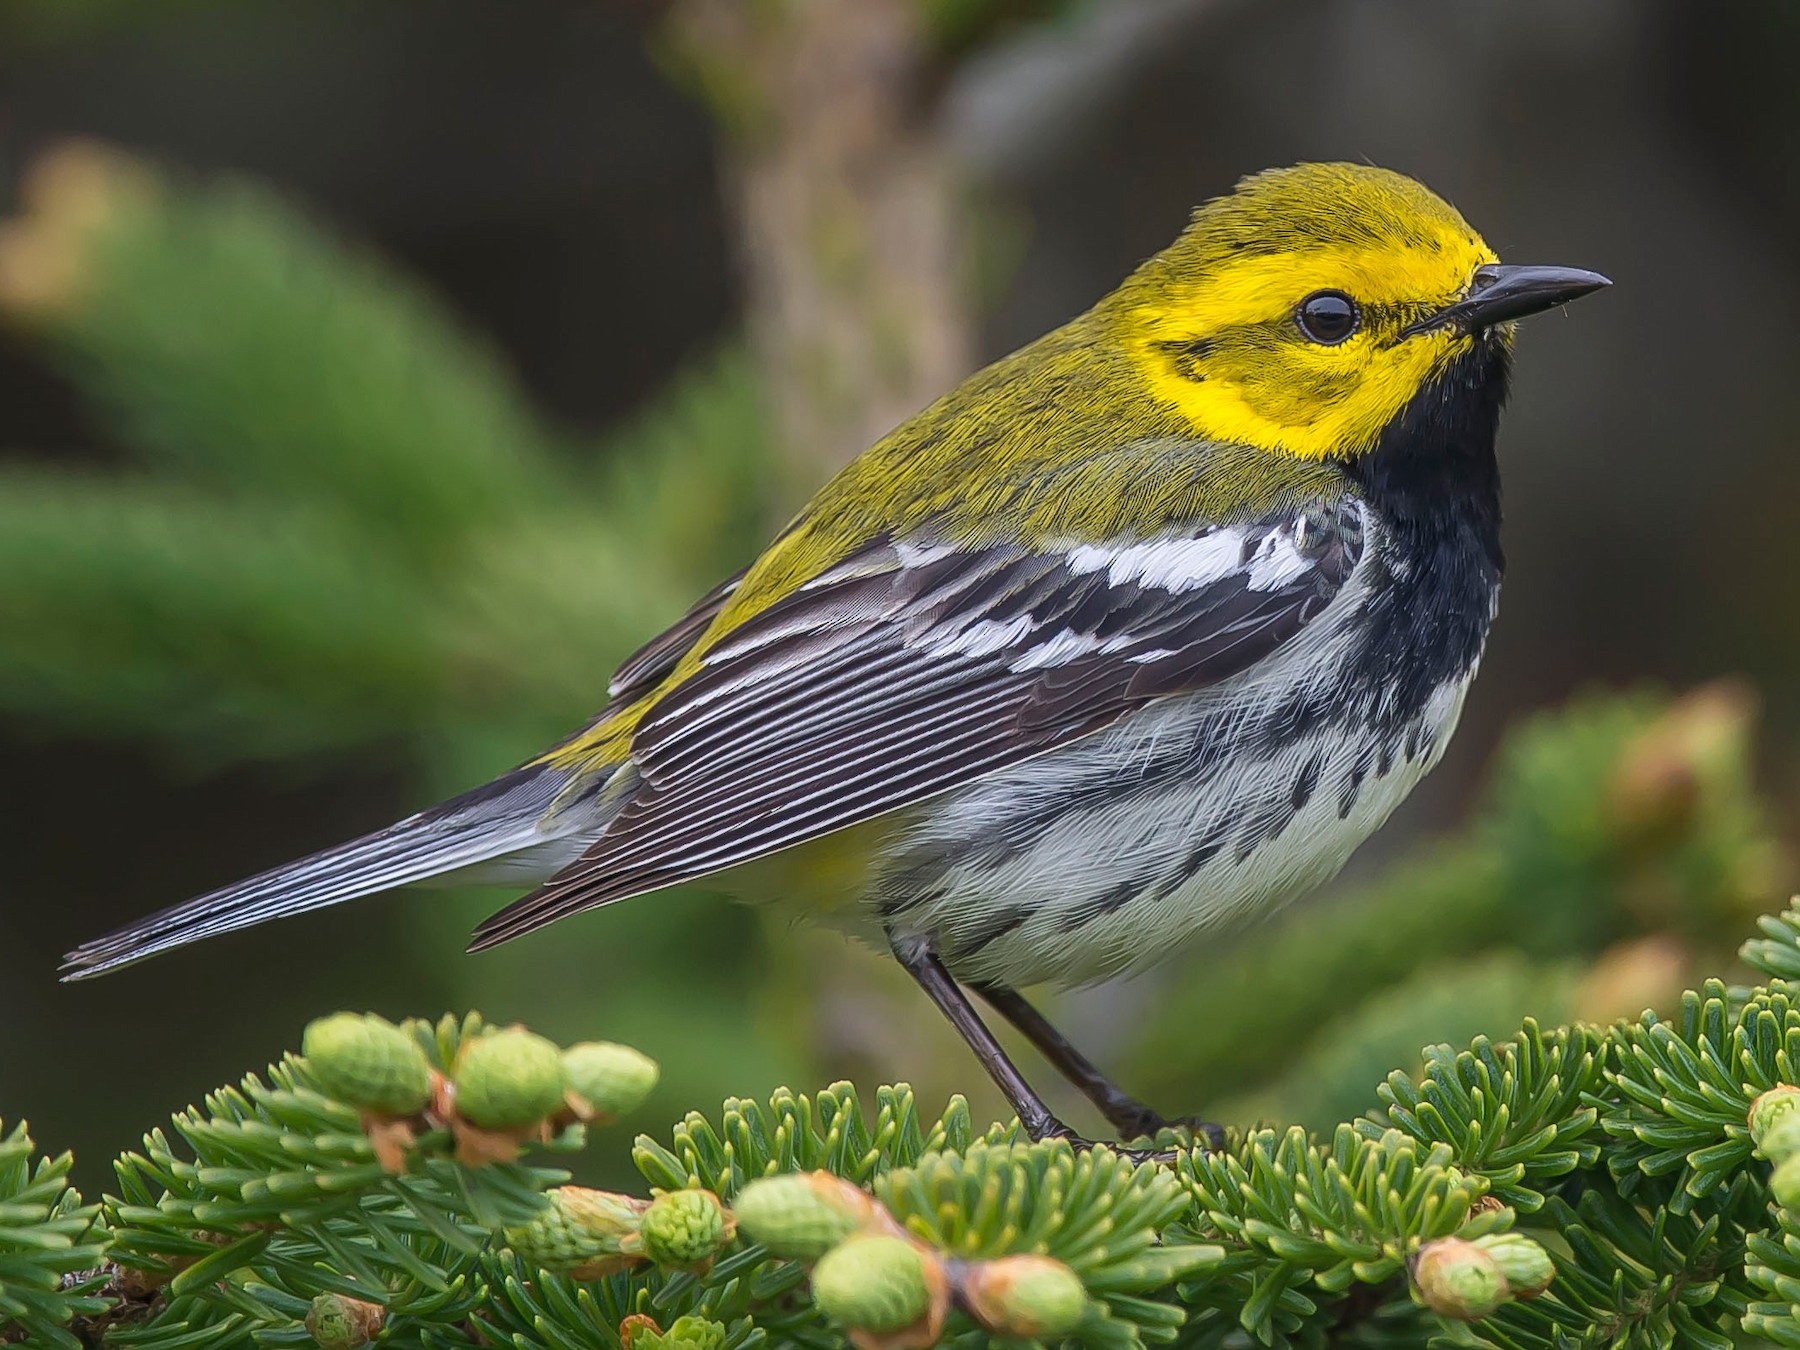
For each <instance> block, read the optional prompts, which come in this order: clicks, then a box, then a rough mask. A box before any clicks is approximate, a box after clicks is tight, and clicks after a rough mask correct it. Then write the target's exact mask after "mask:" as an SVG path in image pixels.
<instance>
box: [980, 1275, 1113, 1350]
mask: <svg viewBox="0 0 1800 1350" xmlns="http://www.w3.org/2000/svg"><path fill="white" fill-rule="evenodd" d="M962 1297H963V1302H964V1304H965V1306H967V1308H968V1310H969V1312H970V1313H971V1314H972V1315H973V1316H974V1317H975V1319H976V1321H978V1322H980V1323H981V1325H982V1326H984V1327H986V1328H987V1330H989V1331H990V1332H992V1333H993V1334H994V1335H996V1336H1005V1337H1008V1338H1011V1339H1015V1340H1027V1341H1040V1340H1052V1341H1055V1340H1061V1339H1063V1338H1064V1337H1065V1336H1072V1335H1074V1333H1075V1329H1076V1328H1077V1327H1079V1326H1080V1325H1081V1321H1082V1318H1083V1317H1085V1316H1086V1315H1087V1306H1088V1296H1087V1290H1086V1289H1084V1288H1083V1287H1082V1284H1081V1279H1080V1277H1079V1276H1077V1275H1076V1274H1075V1272H1074V1271H1072V1270H1070V1269H1069V1268H1068V1267H1067V1266H1065V1265H1064V1264H1063V1263H1062V1262H1061V1261H1057V1260H1053V1259H1052V1258H1050V1257H1048V1256H1003V1257H1000V1258H999V1259H998V1260H994V1261H978V1262H976V1263H975V1265H974V1266H972V1267H971V1268H970V1269H969V1271H968V1273H967V1274H966V1275H965V1276H964V1278H963V1285H962Z"/></svg>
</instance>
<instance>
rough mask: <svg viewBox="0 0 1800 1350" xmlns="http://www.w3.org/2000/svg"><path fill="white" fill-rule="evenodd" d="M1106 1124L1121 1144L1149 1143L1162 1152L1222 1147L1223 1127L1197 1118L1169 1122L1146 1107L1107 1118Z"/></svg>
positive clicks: (1138, 1106)
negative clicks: (1164, 1149) (1130, 1142)
mask: <svg viewBox="0 0 1800 1350" xmlns="http://www.w3.org/2000/svg"><path fill="white" fill-rule="evenodd" d="M1108 1123H1110V1124H1111V1125H1112V1127H1113V1128H1114V1129H1115V1130H1117V1131H1118V1132H1119V1138H1120V1139H1122V1140H1138V1139H1148V1140H1150V1141H1151V1143H1153V1144H1157V1145H1160V1146H1161V1147H1163V1148H1206V1149H1221V1148H1224V1147H1225V1127H1224V1126H1222V1125H1216V1124H1214V1123H1213V1122H1212V1121H1209V1120H1202V1119H1200V1117H1199V1116H1176V1117H1175V1118H1174V1119H1170V1118H1169V1117H1168V1116H1165V1115H1162V1114H1161V1113H1160V1112H1157V1111H1152V1110H1151V1109H1150V1108H1149V1107H1147V1106H1141V1105H1137V1106H1135V1108H1134V1109H1133V1110H1130V1111H1128V1112H1120V1113H1118V1114H1116V1115H1115V1114H1110V1113H1109V1115H1108Z"/></svg>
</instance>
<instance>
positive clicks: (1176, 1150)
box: [1026, 1120, 1225, 1167]
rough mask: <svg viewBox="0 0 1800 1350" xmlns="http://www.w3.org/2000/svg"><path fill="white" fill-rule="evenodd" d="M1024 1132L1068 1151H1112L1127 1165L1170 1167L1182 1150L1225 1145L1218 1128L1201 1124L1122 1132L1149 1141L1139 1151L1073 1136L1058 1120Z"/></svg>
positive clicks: (1069, 1129) (1116, 1144)
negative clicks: (1059, 1142)
mask: <svg viewBox="0 0 1800 1350" xmlns="http://www.w3.org/2000/svg"><path fill="white" fill-rule="evenodd" d="M1026 1132H1027V1133H1028V1134H1030V1135H1031V1137H1032V1139H1033V1140H1035V1141H1038V1142H1042V1141H1043V1140H1046V1139H1061V1140H1064V1141H1065V1142H1066V1143H1067V1144H1068V1145H1069V1147H1070V1148H1072V1149H1075V1150H1076V1151H1077V1152H1080V1151H1083V1150H1085V1149H1090V1148H1105V1149H1110V1150H1112V1151H1113V1152H1114V1153H1116V1154H1118V1155H1119V1156H1120V1157H1121V1158H1124V1159H1126V1160H1127V1161H1129V1162H1133V1163H1156V1164H1158V1165H1160V1166H1164V1167H1167V1166H1169V1165H1171V1164H1173V1163H1174V1161H1175V1160H1176V1158H1177V1157H1179V1156H1180V1153H1181V1150H1183V1149H1187V1148H1196V1147H1198V1148H1222V1147H1224V1142H1225V1132H1224V1130H1223V1129H1221V1128H1220V1127H1219V1126H1217V1125H1209V1124H1205V1123H1197V1124H1194V1125H1189V1124H1188V1123H1187V1122H1181V1123H1179V1124H1171V1123H1168V1122H1165V1123H1164V1124H1163V1125H1162V1126H1161V1127H1160V1128H1159V1129H1158V1130H1154V1131H1149V1130H1146V1131H1140V1132H1138V1133H1136V1134H1129V1135H1127V1134H1125V1133H1124V1132H1123V1131H1121V1132H1120V1133H1121V1137H1122V1138H1125V1139H1134V1140H1135V1139H1150V1140H1151V1141H1152V1145H1151V1147H1149V1148H1141V1147H1138V1146H1137V1145H1135V1144H1127V1143H1123V1142H1120V1143H1113V1142H1111V1141H1109V1140H1104V1139H1089V1138H1088V1137H1087V1136H1085V1135H1082V1134H1078V1133H1076V1131H1075V1130H1073V1129H1071V1128H1070V1127H1069V1126H1067V1125H1064V1124H1063V1123H1062V1122H1061V1121H1060V1120H1050V1121H1048V1122H1045V1123H1044V1124H1042V1125H1041V1126H1039V1127H1038V1128H1036V1129H1032V1128H1029V1127H1027V1131H1026Z"/></svg>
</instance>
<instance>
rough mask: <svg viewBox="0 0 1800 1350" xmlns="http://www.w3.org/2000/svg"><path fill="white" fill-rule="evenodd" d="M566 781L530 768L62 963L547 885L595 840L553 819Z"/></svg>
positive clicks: (98, 963) (70, 974) (97, 943)
mask: <svg viewBox="0 0 1800 1350" xmlns="http://www.w3.org/2000/svg"><path fill="white" fill-rule="evenodd" d="M568 781H569V779H568V776H567V775H566V774H564V773H561V772H558V771H556V770H553V769H548V768H545V767H542V766H537V765H528V766H526V767H525V768H522V769H516V770H514V771H513V772H511V773H509V774H506V775H504V776H503V777H501V778H498V779H496V780H495V781H494V782H492V783H489V784H487V785H486V786H485V787H480V788H476V789H475V790H474V791H472V792H466V793H464V794H463V795H462V796H460V797H453V798H451V799H450V800H449V801H447V802H444V803H442V804H440V805H438V806H434V807H431V808H430V809H428V810H425V811H421V812H420V813H419V814H418V815H415V816H409V817H407V818H406V819H405V820H402V821H399V822H398V823H396V824H393V825H390V826H388V827H387V828H386V829H385V830H377V831H376V832H375V833H374V834H366V835H364V836H363V837H362V838H360V839H352V840H350V841H349V842H348V843H344V844H339V845H337V846H336V847H334V848H328V849H325V850H323V851H322V852H319V853H314V854H312V855H310V856H308V857H305V858H301V859H300V860H299V861H297V862H291V863H288V864H287V865H286V866H283V867H275V868H271V869H270V870H269V871H267V872H261V873H258V874H257V875H256V876H253V877H250V878H248V879H247V880H244V881H240V882H237V883H235V884H234V885H230V886H226V887H223V888H221V889H219V890H216V891H212V892H209V893H208V894H206V895H202V896H199V897H197V898H195V899H193V900H189V901H187V902H186V903H185V904H180V905H176V906H174V907H173V908H171V909H165V910H163V911H162V912H161V913H159V914H152V915H151V916H150V917H149V918H147V919H140V920H139V921H138V922H136V923H134V924H130V925H128V926H127V927H124V928H121V929H119V930H118V931H117V932H113V933H108V934H107V935H106V936H105V937H103V938H96V939H95V940H94V941H92V942H88V943H84V944H83V945H82V946H80V947H77V948H76V949H75V950H74V951H72V952H70V953H69V954H68V956H67V957H65V958H64V961H63V978H64V979H65V980H82V979H87V978H88V977H89V976H93V975H100V974H104V973H105V972H107V971H109V970H116V969H118V968H119V967H120V966H127V965H130V964H132V963H133V962H136V961H142V960H144V959H145V958H146V957H150V956H155V955H156V954H157V953H158V952H164V951H168V950H169V949H170V948H172V947H183V946H186V945H187V944H188V943H190V942H198V941H199V940H200V939H202V938H208V937H214V936H216V935H217V934H220V933H229V932H231V931H233V930H234V929H238V928H248V927H250V926H251V925H253V924H259V923H265V922H267V921H268V920H270V919H283V918H287V917H288V916H290V915H294V914H305V913H307V912H309V911H311V910H315V909H324V908H325V907H326V906H328V905H337V904H342V903H343V902H344V901H346V900H355V899H357V898H358V897H360V896H364V895H371V894H373V893H375V892H377V891H386V890H391V889H393V888H394V887H396V886H405V885H408V884H411V883H413V882H419V881H425V880H427V879H430V878H438V879H441V880H447V881H457V882H481V881H489V880H501V879H508V880H512V879H517V880H521V881H541V880H543V879H544V878H545V877H547V876H549V875H550V874H551V873H553V872H555V871H556V870H557V869H558V868H559V867H561V866H562V865H563V864H564V863H565V862H568V861H571V860H572V859H573V858H574V856H575V855H576V854H577V853H579V852H580V850H581V848H582V847H583V846H584V842H585V841H586V840H587V839H590V838H591V837H592V836H593V835H594V834H597V833H598V831H599V825H598V823H597V821H595V820H594V819H592V817H591V815H590V814H589V813H587V812H584V811H583V810H580V809H576V810H572V811H567V812H565V811H558V812H557V813H555V816H554V817H553V821H554V823H547V815H548V813H549V812H550V807H551V805H552V803H553V802H554V801H555V800H556V797H557V795H558V793H559V792H561V791H562V789H563V788H564V787H566V786H567V785H568Z"/></svg>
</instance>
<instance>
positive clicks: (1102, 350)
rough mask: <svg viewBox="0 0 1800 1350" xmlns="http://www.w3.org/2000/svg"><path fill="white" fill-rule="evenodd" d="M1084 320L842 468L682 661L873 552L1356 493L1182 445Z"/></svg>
mask: <svg viewBox="0 0 1800 1350" xmlns="http://www.w3.org/2000/svg"><path fill="white" fill-rule="evenodd" d="M1096 323H1097V321H1096V320H1094V319H1093V318H1092V317H1091V316H1089V317H1084V319H1083V320H1079V321H1077V322H1075V323H1072V324H1069V325H1067V326H1065V327H1064V328H1062V329H1058V330H1057V331H1055V332H1052V333H1050V334H1048V335H1046V336H1045V337H1044V338H1041V339H1040V340H1039V341H1037V342H1035V343H1032V344H1031V345H1029V346H1027V347H1025V348H1023V349H1021V350H1020V351H1018V352H1016V353H1014V354H1013V355H1012V356H1010V357H1008V358H1006V359H1004V360H1002V361H999V362H996V363H994V364H993V365H991V366H988V367H987V368H985V369H983V370H981V371H978V372H977V373H976V374H974V375H972V376H970V377H969V378H968V379H967V380H965V381H964V382H963V383H962V384H961V385H959V386H958V387H957V388H956V389H954V390H952V391H951V392H950V393H949V394H947V395H945V396H944V397H943V398H941V399H939V400H938V401H937V402H936V403H934V404H932V405H931V406H930V407H928V408H926V409H925V410H923V411H922V412H920V413H919V414H918V415H917V416H915V417H913V418H911V419H910V420H908V421H907V422H905V423H904V424H902V425H901V426H900V427H898V428H896V429H895V430H894V431H893V432H892V433H890V434H889V435H888V436H886V437H884V438H883V439H882V440H881V441H879V442H877V443H876V444H875V445H873V446H871V447H870V448H869V449H868V450H866V451H864V452H863V453H862V454H861V455H859V456H858V457H857V458H856V459H855V460H853V461H852V462H851V463H850V464H848V465H847V466H846V467H845V468H844V469H843V470H841V471H840V472H839V473H838V474H837V475H836V476H834V477H833V478H832V480H831V481H830V482H829V483H827V484H826V485H825V486H824V487H823V488H821V489H820V491H819V492H818V493H817V494H816V495H815V496H814V497H813V498H812V500H811V501H809V502H808V503H807V504H806V505H805V506H804V507H803V508H802V509H801V510H800V511H799V513H798V514H797V515H796V516H795V517H794V519H793V520H792V521H791V522H790V524H789V525H788V526H787V528H786V529H785V530H783V531H782V533H781V534H780V535H779V536H778V537H777V538H776V539H775V541H774V542H773V543H772V544H771V545H770V547H769V548H768V549H767V550H766V551H765V552H764V553H763V554H762V555H761V557H759V558H758V559H757V560H756V562H755V563H753V564H752V565H751V567H750V568H749V569H747V571H746V572H745V574H744V575H743V577H742V580H741V581H740V582H739V583H738V584H737V585H736V587H735V589H734V590H733V592H732V593H731V595H730V597H729V599H728V600H727V601H726V602H725V603H723V604H721V605H720V606H718V608H717V609H716V611H715V612H714V614H713V616H712V621H711V624H710V626H709V627H708V628H707V630H706V631H705V632H704V633H703V634H701V635H700V636H699V637H698V639H697V640H696V642H695V643H694V644H693V647H692V648H691V653H690V654H691V656H692V657H694V658H696V659H697V658H698V657H699V656H700V655H702V654H703V653H704V652H705V651H706V650H707V649H708V648H709V647H710V646H712V645H713V644H714V643H716V642H717V641H719V640H720V639H722V638H723V637H725V636H726V635H727V634H729V633H730V632H731V631H732V630H733V629H734V628H735V627H736V626H737V625H739V624H741V623H743V622H745V621H746V620H748V619H750V618H751V617H753V616H754V615H756V614H758V613H760V612H762V611H763V610H765V609H767V608H769V607H770V606H771V605H774V604H776V603H778V602H780V601H781V600H783V599H785V598H786V597H788V596H790V595H792V594H793V593H795V592H796V591H798V590H800V589H801V588H802V587H804V586H806V585H807V584H808V583H810V582H812V581H814V580H815V579H817V578H818V577H820V576H822V575H824V574H825V573H827V572H829V571H831V570H832V569H834V568H838V567H841V566H842V565H843V564H844V563H845V562H846V561H847V560H849V559H851V558H854V557H856V556H857V555H859V554H860V553H863V552H865V551H866V550H868V549H869V548H870V547H871V546H876V545H880V544H883V543H899V544H905V543H918V544H930V545H933V546H947V547H951V548H958V549H971V550H976V549H986V548H993V547H996V546H1014V547H1017V548H1018V549H1020V550H1022V551H1026V552H1033V553H1040V552H1041V553H1056V552H1066V551H1068V550H1070V549H1074V548H1079V547H1083V546H1087V545H1094V544H1102V543H1108V542H1116V541H1143V540H1150V539H1154V538H1156V537H1158V536H1171V537H1186V536H1191V535H1193V534H1194V533H1196V532H1198V531H1201V530H1205V529H1208V528H1211V527H1214V526H1220V525H1227V526H1229V525H1237V524H1245V523H1250V522H1254V521H1257V520H1261V519H1266V518H1268V517H1270V516H1272V515H1275V514H1277V513H1279V512H1281V511H1282V510H1284V509H1287V508H1299V507H1301V506H1303V505H1305V504H1307V503H1314V502H1336V501H1338V500H1340V499H1343V498H1346V497H1348V496H1353V495H1355V493H1356V491H1357V489H1356V487H1355V485H1354V484H1352V483H1351V482H1350V481H1349V480H1348V478H1347V477H1346V476H1345V475H1344V473H1343V471H1342V470H1341V468H1340V467H1339V466H1338V465H1336V464H1335V463H1332V462H1330V461H1318V460H1314V461H1305V460H1299V459H1296V458H1294V457H1292V456H1289V455H1283V454H1277V453H1272V452H1269V451H1266V450H1262V449H1259V448H1257V447H1254V446H1249V445H1243V444H1238V443H1234V442H1228V441H1217V440H1211V439H1208V438H1205V437H1202V436H1198V435H1196V434H1195V433H1194V432H1193V429H1192V427H1191V426H1190V425H1189V424H1188V423H1187V422H1186V420H1185V418H1184V417H1183V416H1182V414H1181V413H1180V411H1179V410H1178V409H1176V408H1174V407H1173V406H1171V405H1170V404H1168V403H1167V402H1166V401H1164V400H1162V399H1159V398H1157V397H1156V396H1155V394H1154V392H1153V391H1152V389H1151V388H1150V386H1149V385H1148V383H1147V382H1146V381H1145V380H1144V379H1143V378H1142V375H1141V372H1140V371H1139V370H1138V369H1137V367H1136V366H1135V364H1134V363H1133V361H1132V358H1131V356H1130V355H1129V353H1128V352H1127V351H1126V350H1125V349H1124V348H1123V347H1122V346H1121V345H1120V344H1118V343H1117V342H1114V341H1112V340H1110V339H1109V337H1108V336H1107V334H1106V332H1105V331H1104V330H1103V329H1097V328H1096Z"/></svg>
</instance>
